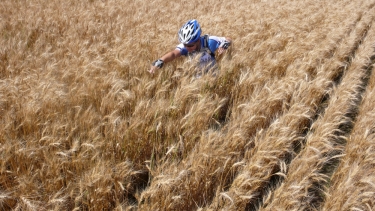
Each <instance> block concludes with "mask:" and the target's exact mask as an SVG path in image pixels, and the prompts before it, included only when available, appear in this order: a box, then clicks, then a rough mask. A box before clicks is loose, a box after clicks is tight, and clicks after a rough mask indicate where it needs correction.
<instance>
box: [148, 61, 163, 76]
mask: <svg viewBox="0 0 375 211" xmlns="http://www.w3.org/2000/svg"><path fill="white" fill-rule="evenodd" d="M163 65H164V61H163V60H161V59H158V60H156V61H154V62H153V63H152V65H151V67H150V70H149V71H148V72H150V73H151V74H154V73H155V70H156V69H159V68H162V67H163Z"/></svg>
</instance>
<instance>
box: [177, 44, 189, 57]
mask: <svg viewBox="0 0 375 211" xmlns="http://www.w3.org/2000/svg"><path fill="white" fill-rule="evenodd" d="M176 50H180V52H181V55H183V56H187V55H188V50H187V49H186V48H185V47H184V44H182V43H181V44H179V45H177V46H176Z"/></svg>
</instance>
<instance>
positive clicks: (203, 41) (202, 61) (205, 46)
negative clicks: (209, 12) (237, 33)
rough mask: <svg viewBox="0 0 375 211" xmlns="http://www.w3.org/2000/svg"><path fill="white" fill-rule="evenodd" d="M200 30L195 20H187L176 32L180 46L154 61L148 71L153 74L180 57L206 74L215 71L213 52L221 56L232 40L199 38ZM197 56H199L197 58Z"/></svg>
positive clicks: (211, 37)
mask: <svg viewBox="0 0 375 211" xmlns="http://www.w3.org/2000/svg"><path fill="white" fill-rule="evenodd" d="M201 33H202V30H201V27H200V25H199V23H198V21H197V20H195V19H193V20H189V21H188V22H186V23H185V24H184V25H183V26H182V27H181V29H180V30H179V31H178V40H179V41H180V44H179V45H177V46H176V48H175V49H174V50H172V51H170V52H168V53H166V54H165V55H163V56H162V57H160V58H159V59H157V60H156V61H154V62H153V63H152V65H151V68H150V70H149V72H150V73H155V71H156V70H157V69H160V68H162V67H163V65H164V64H165V63H167V62H170V61H172V60H174V59H175V58H177V57H180V56H187V57H188V58H189V59H190V60H196V61H198V68H197V69H198V70H199V71H200V72H201V73H202V72H203V73H207V72H208V71H209V70H213V69H214V70H215V69H217V68H216V59H215V52H216V51H217V52H218V54H219V55H220V54H222V53H223V52H224V51H225V50H227V49H228V47H229V46H230V45H231V42H232V40H231V39H230V38H229V37H218V36H209V35H203V36H201ZM197 56H199V57H198V58H197Z"/></svg>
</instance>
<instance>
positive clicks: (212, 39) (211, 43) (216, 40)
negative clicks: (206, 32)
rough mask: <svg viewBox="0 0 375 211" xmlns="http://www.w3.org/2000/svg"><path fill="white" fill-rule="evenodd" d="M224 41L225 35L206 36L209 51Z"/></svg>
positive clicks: (213, 50) (215, 48)
mask: <svg viewBox="0 0 375 211" xmlns="http://www.w3.org/2000/svg"><path fill="white" fill-rule="evenodd" d="M224 41H225V37H218V36H209V37H208V48H209V49H210V51H211V52H215V51H216V50H217V49H218V48H219V46H220V44H221V43H222V42H224Z"/></svg>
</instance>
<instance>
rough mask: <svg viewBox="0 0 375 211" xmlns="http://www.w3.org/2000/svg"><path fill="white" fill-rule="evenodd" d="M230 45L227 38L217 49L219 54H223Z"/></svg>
mask: <svg viewBox="0 0 375 211" xmlns="http://www.w3.org/2000/svg"><path fill="white" fill-rule="evenodd" d="M229 46H230V42H229V41H227V40H225V41H224V42H222V43H221V44H220V46H219V48H218V50H217V52H218V54H219V55H220V54H222V53H223V52H224V51H225V50H227V49H228V48H229Z"/></svg>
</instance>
